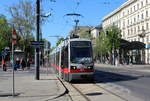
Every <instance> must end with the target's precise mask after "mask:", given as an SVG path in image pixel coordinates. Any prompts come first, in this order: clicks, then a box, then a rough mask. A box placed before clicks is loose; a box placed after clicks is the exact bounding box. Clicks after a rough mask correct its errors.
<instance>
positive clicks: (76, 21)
mask: <svg viewBox="0 0 150 101" xmlns="http://www.w3.org/2000/svg"><path fill="white" fill-rule="evenodd" d="M74 22H75V23H76V25H75V35H77V27H78V23H79V20H74Z"/></svg>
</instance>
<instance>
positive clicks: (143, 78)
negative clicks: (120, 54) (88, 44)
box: [95, 66, 150, 101]
mask: <svg viewBox="0 0 150 101" xmlns="http://www.w3.org/2000/svg"><path fill="white" fill-rule="evenodd" d="M95 73H96V75H95V80H96V82H97V83H103V84H105V85H107V86H103V87H105V89H108V90H110V91H111V92H113V93H115V94H117V95H119V96H121V97H124V98H125V99H127V100H128V101H136V100H137V99H138V100H139V101H150V73H148V72H139V71H135V70H125V69H118V68H116V67H114V68H112V67H111V68H104V67H100V66H98V67H96V70H95ZM135 99H136V100H135Z"/></svg>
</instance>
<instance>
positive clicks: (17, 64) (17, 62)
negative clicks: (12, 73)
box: [14, 58, 20, 70]
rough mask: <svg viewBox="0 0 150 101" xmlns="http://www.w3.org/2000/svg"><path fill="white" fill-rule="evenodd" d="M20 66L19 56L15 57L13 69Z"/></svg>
mask: <svg viewBox="0 0 150 101" xmlns="http://www.w3.org/2000/svg"><path fill="white" fill-rule="evenodd" d="M19 68H20V60H19V58H17V59H16V62H15V67H14V70H17V69H19Z"/></svg>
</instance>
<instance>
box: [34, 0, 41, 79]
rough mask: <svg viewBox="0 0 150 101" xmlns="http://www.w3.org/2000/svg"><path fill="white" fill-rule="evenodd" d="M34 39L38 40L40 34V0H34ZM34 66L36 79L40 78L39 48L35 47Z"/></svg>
mask: <svg viewBox="0 0 150 101" xmlns="http://www.w3.org/2000/svg"><path fill="white" fill-rule="evenodd" d="M36 14H37V15H36V17H37V19H36V41H39V34H40V0H37V1H36ZM35 59H36V61H35V67H36V80H39V79H40V73H39V48H36V56H35Z"/></svg>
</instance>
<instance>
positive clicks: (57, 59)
mask: <svg viewBox="0 0 150 101" xmlns="http://www.w3.org/2000/svg"><path fill="white" fill-rule="evenodd" d="M56 65H57V66H58V65H59V52H57V53H56Z"/></svg>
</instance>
